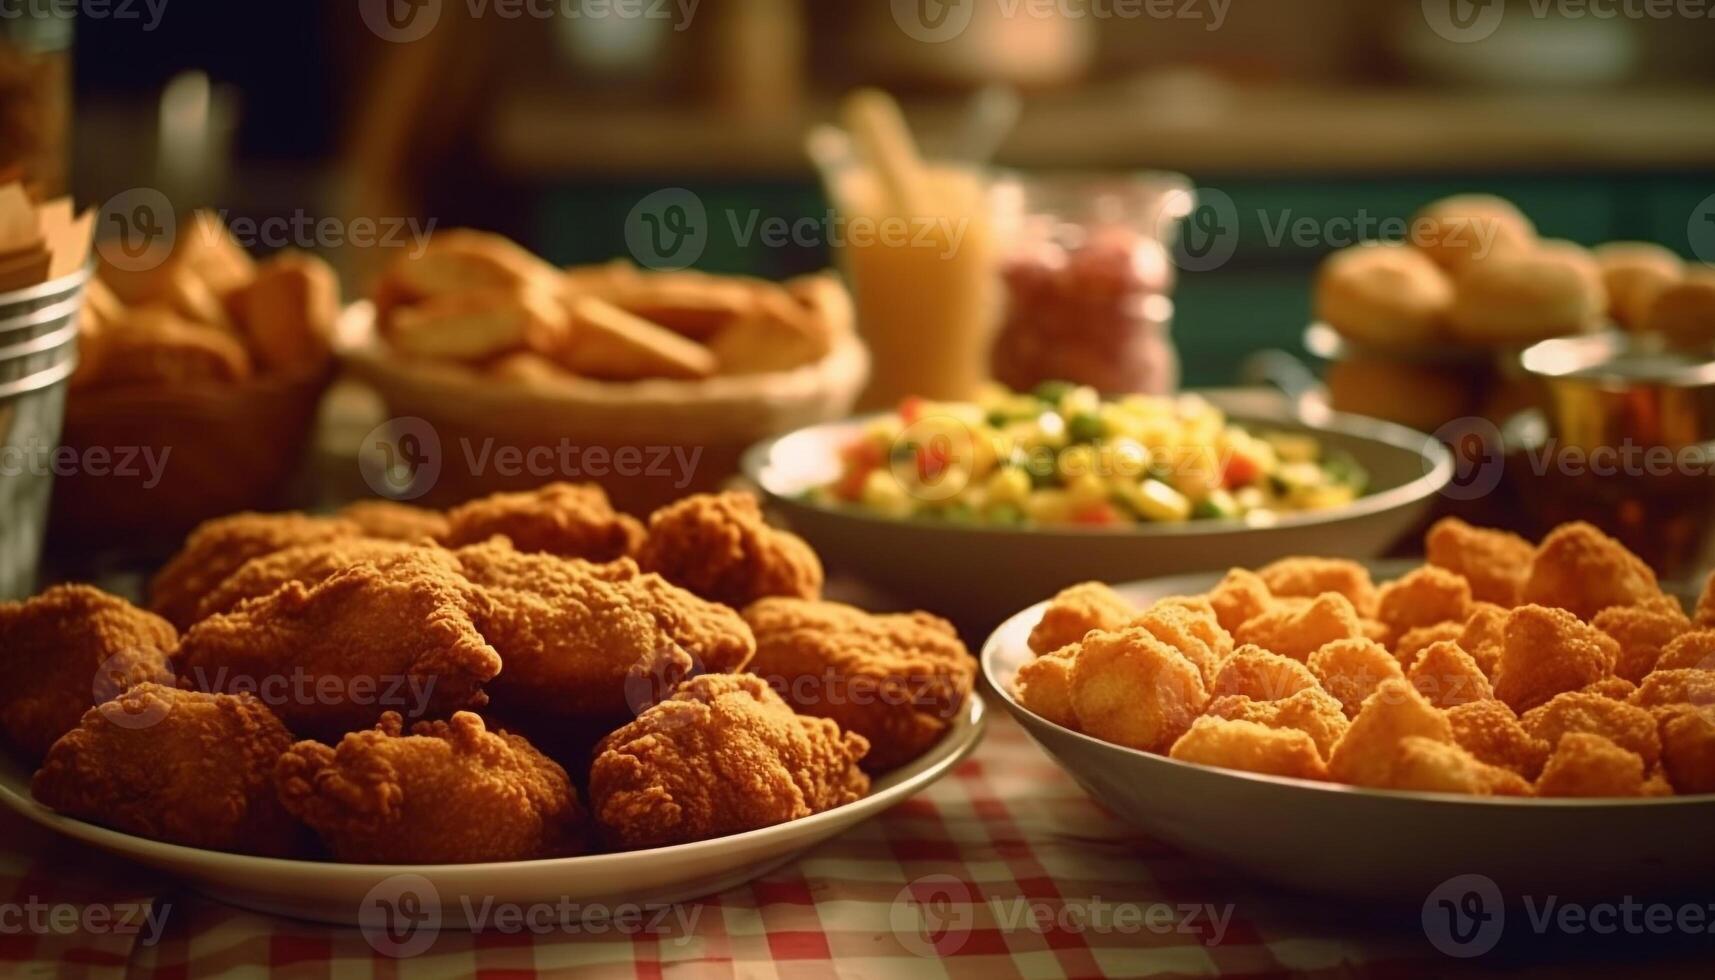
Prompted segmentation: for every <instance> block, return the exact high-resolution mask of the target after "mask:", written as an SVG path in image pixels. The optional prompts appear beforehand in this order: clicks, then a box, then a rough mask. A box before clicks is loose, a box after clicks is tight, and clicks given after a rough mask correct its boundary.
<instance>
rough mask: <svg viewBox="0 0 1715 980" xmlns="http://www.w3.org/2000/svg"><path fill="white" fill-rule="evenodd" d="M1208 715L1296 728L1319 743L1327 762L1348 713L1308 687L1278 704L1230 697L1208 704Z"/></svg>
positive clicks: (1341, 733) (1313, 688)
mask: <svg viewBox="0 0 1715 980" xmlns="http://www.w3.org/2000/svg"><path fill="white" fill-rule="evenodd" d="M1203 713H1204V715H1206V716H1213V717H1216V718H1229V719H1232V720H1234V721H1254V722H1256V723H1257V724H1260V725H1267V726H1268V727H1270V728H1294V729H1297V730H1298V731H1301V732H1303V733H1304V734H1306V735H1308V736H1310V739H1311V741H1313V742H1315V743H1316V752H1317V754H1318V757H1319V758H1321V759H1323V760H1326V759H1327V758H1328V756H1329V755H1331V754H1332V753H1333V751H1334V743H1336V742H1338V741H1339V740H1340V736H1341V735H1344V734H1345V732H1346V725H1347V721H1346V714H1345V712H1344V711H1343V710H1341V708H1340V702H1338V701H1336V700H1334V696H1333V695H1331V694H1328V693H1327V692H1325V691H1323V690H1322V689H1321V688H1316V687H1311V688H1305V689H1304V690H1302V691H1299V692H1298V693H1296V694H1292V695H1288V696H1287V697H1284V698H1280V699H1278V700H1275V701H1257V700H1253V699H1252V698H1248V697H1245V696H1244V695H1242V694H1238V695H1227V696H1225V697H1219V698H1215V699H1214V700H1212V701H1210V702H1209V707H1208V709H1207V710H1206V711H1204V712H1203Z"/></svg>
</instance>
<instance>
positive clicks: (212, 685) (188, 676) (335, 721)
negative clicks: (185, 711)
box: [175, 553, 501, 738]
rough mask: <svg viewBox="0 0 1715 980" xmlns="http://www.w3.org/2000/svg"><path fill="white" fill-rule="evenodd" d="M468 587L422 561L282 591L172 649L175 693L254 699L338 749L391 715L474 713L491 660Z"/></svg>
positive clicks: (494, 670) (373, 565)
mask: <svg viewBox="0 0 1715 980" xmlns="http://www.w3.org/2000/svg"><path fill="white" fill-rule="evenodd" d="M472 593H473V590H472V588H471V587H470V584H469V583H467V582H466V581H465V580H464V579H463V578H461V577H460V576H459V575H458V574H457V573H455V572H451V571H448V570H447V568H446V567H445V566H444V565H442V564H439V563H437V562H436V561H434V560H432V559H430V558H428V557H426V556H424V555H420V554H415V553H412V554H404V555H400V556H399V557H397V558H391V559H384V560H381V561H367V562H360V563H358V564H355V565H351V566H348V567H346V568H344V569H342V570H340V571H339V572H336V573H335V574H333V575H331V576H329V577H328V578H326V579H324V580H322V581H321V582H319V583H317V584H316V585H313V586H304V585H302V584H299V583H296V582H288V583H287V584H285V585H283V586H281V587H280V588H279V589H276V590H275V591H274V592H272V593H269V594H268V595H266V596H263V597H261V598H258V599H253V600H251V601H249V602H246V603H243V604H241V605H240V606H239V607H238V608H237V609H234V610H233V611H232V612H229V613H224V614H222V615H219V616H213V617H210V618H209V619H205V620H203V621H202V622H200V623H198V624H197V625H196V626H194V627H192V628H191V630H190V632H188V633H186V634H185V636H184V639H183V641H182V642H181V643H180V644H179V651H178V655H177V656H176V657H175V663H176V665H177V667H178V670H179V675H180V682H181V684H182V685H185V686H189V687H192V688H196V689H201V690H211V691H225V692H236V691H253V692H255V693H256V694H257V695H258V696H259V697H260V698H262V700H263V701H264V702H265V703H267V704H268V705H269V707H271V708H273V709H274V710H275V712H276V713H277V714H279V716H280V718H281V720H282V721H284V722H285V723H286V725H287V727H288V728H290V729H291V730H292V731H294V732H296V733H298V734H300V735H306V736H310V737H322V738H338V737H339V736H341V735H343V734H345V733H346V732H350V731H357V730H359V729H362V728H367V727H369V726H370V725H373V724H374V723H375V722H376V720H377V719H379V718H380V717H381V714H382V713H383V712H384V711H386V710H388V709H389V708H393V709H398V708H404V709H405V711H404V712H403V713H405V714H406V715H407V717H422V716H424V715H441V714H448V713H451V712H452V711H454V710H457V709H459V708H465V707H472V706H477V705H481V704H483V703H484V702H485V700H486V698H485V696H484V694H483V692H482V685H483V684H484V683H486V682H487V681H490V680H492V679H493V678H494V676H495V675H496V674H498V673H499V672H500V665H501V662H500V655H499V654H497V653H496V652H495V650H494V648H493V647H492V646H490V645H489V644H488V642H487V641H486V640H484V639H483V637H482V635H481V634H480V633H478V632H477V629H476V624H475V622H474V620H473V618H472V617H473V612H474V610H475V608H476V602H475V597H474V596H473V594H472Z"/></svg>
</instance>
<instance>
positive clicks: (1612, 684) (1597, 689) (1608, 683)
mask: <svg viewBox="0 0 1715 980" xmlns="http://www.w3.org/2000/svg"><path fill="white" fill-rule="evenodd" d="M1578 690H1579V691H1580V692H1582V693H1584V694H1594V695H1596V696H1598V697H1604V698H1608V699H1609V700H1612V701H1629V700H1631V697H1632V695H1633V694H1635V693H1637V690H1638V686H1637V685H1636V684H1633V683H1632V682H1631V681H1628V680H1626V679H1625V678H1624V677H1604V678H1602V679H1601V680H1599V681H1596V682H1595V683H1594V684H1586V685H1584V686H1583V687H1581V688H1579V689H1578Z"/></svg>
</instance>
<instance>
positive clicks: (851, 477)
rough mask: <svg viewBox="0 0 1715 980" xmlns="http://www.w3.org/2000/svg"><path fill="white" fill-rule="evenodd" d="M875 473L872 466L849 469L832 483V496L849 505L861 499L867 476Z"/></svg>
mask: <svg viewBox="0 0 1715 980" xmlns="http://www.w3.org/2000/svg"><path fill="white" fill-rule="evenodd" d="M873 472H875V467H873V466H854V467H849V468H848V469H847V470H846V471H845V473H844V474H842V475H841V476H840V478H839V479H838V480H837V481H835V483H834V496H836V497H838V498H840V499H841V500H844V501H848V502H850V503H854V504H855V503H857V502H858V501H860V500H862V499H863V485H864V484H865V483H866V482H868V480H869V475H870V474H871V473H873Z"/></svg>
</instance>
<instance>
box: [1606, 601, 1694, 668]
mask: <svg viewBox="0 0 1715 980" xmlns="http://www.w3.org/2000/svg"><path fill="white" fill-rule="evenodd" d="M1590 625H1592V626H1594V627H1596V628H1597V629H1599V630H1601V631H1602V632H1604V633H1606V634H1608V635H1609V636H1611V637H1613V638H1614V642H1616V643H1618V644H1619V645H1620V656H1619V659H1618V660H1617V661H1615V663H1614V674H1615V676H1618V677H1623V678H1625V679H1626V680H1628V681H1631V682H1632V683H1634V684H1635V683H1637V682H1638V681H1641V680H1643V679H1644V677H1645V675H1647V674H1648V673H1649V672H1650V671H1652V670H1655V669H1656V661H1657V660H1659V659H1660V658H1661V654H1662V650H1664V649H1665V648H1666V647H1667V645H1668V644H1669V643H1672V642H1673V641H1674V640H1675V639H1677V638H1678V637H1679V636H1680V634H1682V633H1686V632H1688V631H1689V630H1690V629H1691V620H1690V619H1687V618H1686V616H1685V613H1684V612H1683V611H1682V610H1680V609H1679V608H1678V604H1677V603H1674V604H1672V605H1671V606H1668V605H1656V606H1610V607H1608V608H1607V609H1604V610H1602V611H1601V612H1599V613H1597V614H1596V618H1595V619H1592V620H1591V621H1590Z"/></svg>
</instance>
